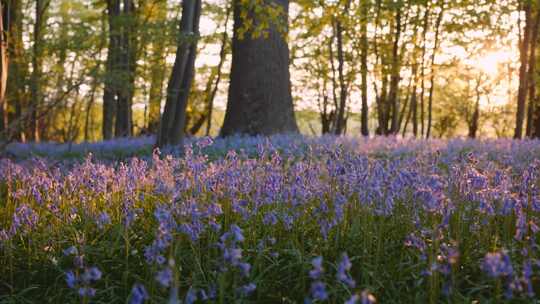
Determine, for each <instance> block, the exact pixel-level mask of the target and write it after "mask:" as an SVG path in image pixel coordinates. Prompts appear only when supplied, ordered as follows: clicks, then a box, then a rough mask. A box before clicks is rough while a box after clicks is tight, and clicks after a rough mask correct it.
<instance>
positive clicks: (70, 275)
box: [65, 270, 78, 288]
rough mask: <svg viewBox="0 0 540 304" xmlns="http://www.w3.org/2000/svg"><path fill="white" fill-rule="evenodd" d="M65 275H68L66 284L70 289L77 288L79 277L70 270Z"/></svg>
mask: <svg viewBox="0 0 540 304" xmlns="http://www.w3.org/2000/svg"><path fill="white" fill-rule="evenodd" d="M65 275H66V283H67V285H68V287H69V288H75V286H76V285H77V282H78V280H77V277H76V276H75V273H74V272H73V271H72V270H68V271H66V273H65Z"/></svg>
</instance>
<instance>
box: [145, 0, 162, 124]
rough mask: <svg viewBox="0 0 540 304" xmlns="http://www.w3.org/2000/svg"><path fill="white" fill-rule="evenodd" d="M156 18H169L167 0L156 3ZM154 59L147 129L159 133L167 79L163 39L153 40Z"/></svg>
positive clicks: (160, 19)
mask: <svg viewBox="0 0 540 304" xmlns="http://www.w3.org/2000/svg"><path fill="white" fill-rule="evenodd" d="M154 5H155V6H156V7H155V10H156V11H157V12H156V19H157V20H158V21H164V20H166V19H167V2H166V1H158V2H157V3H156V4H154ZM151 56H152V59H151V67H150V92H149V95H148V127H147V131H148V132H149V133H151V134H157V132H158V129H159V118H160V116H161V101H162V100H163V84H164V81H165V70H166V69H165V67H166V64H165V56H166V55H165V45H164V43H163V41H159V40H154V41H153V42H152V55H151Z"/></svg>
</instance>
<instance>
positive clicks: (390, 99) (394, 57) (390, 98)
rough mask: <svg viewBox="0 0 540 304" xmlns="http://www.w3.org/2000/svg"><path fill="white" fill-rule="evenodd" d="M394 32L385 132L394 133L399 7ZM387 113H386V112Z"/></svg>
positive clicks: (397, 89)
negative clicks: (387, 116) (387, 124)
mask: <svg viewBox="0 0 540 304" xmlns="http://www.w3.org/2000/svg"><path fill="white" fill-rule="evenodd" d="M395 22H396V29H395V30H396V32H395V36H394V42H393V46H392V72H391V75H390V91H389V93H388V106H389V107H390V113H389V114H390V115H391V121H390V130H388V133H387V134H394V133H396V132H397V131H398V130H397V129H398V125H397V122H398V111H399V109H398V91H399V82H400V62H399V40H400V38H401V8H398V9H397V12H396V20H395ZM387 115H388V114H387Z"/></svg>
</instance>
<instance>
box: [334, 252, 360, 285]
mask: <svg viewBox="0 0 540 304" xmlns="http://www.w3.org/2000/svg"><path fill="white" fill-rule="evenodd" d="M351 267H352V264H351V261H350V260H349V256H348V255H347V253H343V255H342V257H341V261H340V262H339V264H338V270H337V275H336V276H337V279H338V280H339V281H340V282H342V283H344V284H346V285H347V286H349V288H354V287H355V286H356V282H355V281H354V280H353V279H352V278H351V276H350V275H349V273H348V272H349V270H351Z"/></svg>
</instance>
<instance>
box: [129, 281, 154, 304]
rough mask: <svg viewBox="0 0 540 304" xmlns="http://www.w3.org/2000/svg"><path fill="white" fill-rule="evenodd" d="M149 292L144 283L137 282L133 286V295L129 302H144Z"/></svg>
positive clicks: (134, 303)
mask: <svg viewBox="0 0 540 304" xmlns="http://www.w3.org/2000/svg"><path fill="white" fill-rule="evenodd" d="M148 299H149V296H148V292H147V291H146V288H145V287H144V285H142V284H138V283H137V284H135V285H133V287H132V288H131V297H130V299H129V304H142V303H144V301H145V300H148Z"/></svg>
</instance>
